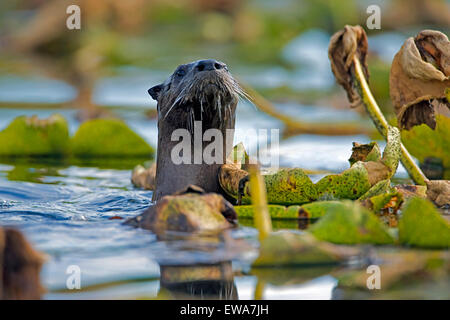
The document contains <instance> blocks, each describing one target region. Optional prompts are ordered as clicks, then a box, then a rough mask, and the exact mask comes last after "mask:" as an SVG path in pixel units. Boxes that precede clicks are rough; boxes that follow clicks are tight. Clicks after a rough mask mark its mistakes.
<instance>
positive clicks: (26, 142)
mask: <svg viewBox="0 0 450 320" xmlns="http://www.w3.org/2000/svg"><path fill="white" fill-rule="evenodd" d="M68 153H69V129H68V126H67V122H66V120H65V119H64V118H63V117H62V116H60V115H57V114H55V115H52V116H50V117H49V118H48V119H38V118H37V117H36V116H33V117H25V116H21V117H17V118H16V119H14V120H13V121H12V122H11V123H10V124H9V126H8V127H7V128H6V129H4V130H3V131H1V132H0V156H6V157H9V156H14V157H25V156H38V157H62V156H64V155H66V154H68Z"/></svg>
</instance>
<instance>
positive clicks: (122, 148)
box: [72, 119, 154, 158]
mask: <svg viewBox="0 0 450 320" xmlns="http://www.w3.org/2000/svg"><path fill="white" fill-rule="evenodd" d="M72 151H73V154H74V155H75V156H76V157H80V158H89V157H130V158H133V157H136V158H141V157H142V158H148V157H153V155H154V149H153V148H152V147H151V146H150V145H148V143H147V142H145V140H144V139H143V138H142V137H140V136H139V135H138V134H136V133H135V132H133V131H132V130H131V129H130V128H129V127H128V126H127V125H126V124H125V123H124V122H123V121H121V120H118V119H94V120H90V121H87V122H84V123H83V124H82V125H81V126H80V128H79V129H78V131H77V132H76V133H75V136H74V137H73V138H72Z"/></svg>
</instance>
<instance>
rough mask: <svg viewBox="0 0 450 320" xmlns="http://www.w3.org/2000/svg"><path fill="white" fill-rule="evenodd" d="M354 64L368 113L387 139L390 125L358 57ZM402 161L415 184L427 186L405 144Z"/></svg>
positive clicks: (402, 147) (402, 149)
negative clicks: (371, 89) (368, 82)
mask: <svg viewBox="0 0 450 320" xmlns="http://www.w3.org/2000/svg"><path fill="white" fill-rule="evenodd" d="M353 64H354V67H355V78H356V82H357V87H358V89H359V91H360V96H361V98H362V102H363V104H364V107H365V108H366V111H367V113H368V114H369V116H370V118H371V119H372V121H373V123H374V124H375V127H376V128H377V129H378V131H379V132H380V133H381V135H382V136H383V137H384V139H387V132H388V127H389V124H388V122H387V121H386V118H385V117H384V115H383V113H382V112H381V110H380V107H379V106H378V104H377V102H376V100H375V98H374V97H373V95H372V92H371V91H370V88H369V85H368V84H367V81H366V78H365V76H364V73H363V71H362V68H361V63H360V62H359V59H358V58H357V57H356V56H355V57H354V58H353ZM400 160H401V162H402V163H403V165H404V166H405V169H406V171H408V173H409V176H410V177H411V178H412V179H413V180H414V182H415V183H417V184H420V185H426V181H428V178H427V177H426V176H425V175H424V173H423V172H422V170H420V168H419V166H418V165H417V164H416V162H415V161H414V159H413V158H412V156H411V155H410V153H409V152H408V150H407V149H406V148H405V146H404V145H403V143H402V144H401V155H400Z"/></svg>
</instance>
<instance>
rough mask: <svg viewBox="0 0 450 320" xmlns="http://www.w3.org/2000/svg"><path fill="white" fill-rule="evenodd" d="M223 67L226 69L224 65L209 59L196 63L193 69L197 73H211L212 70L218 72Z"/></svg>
mask: <svg viewBox="0 0 450 320" xmlns="http://www.w3.org/2000/svg"><path fill="white" fill-rule="evenodd" d="M224 67H226V65H225V64H224V63H222V62H220V61H217V60H214V59H209V60H200V61H198V62H197V64H196V66H195V69H196V70H197V71H213V70H220V69H222V68H224Z"/></svg>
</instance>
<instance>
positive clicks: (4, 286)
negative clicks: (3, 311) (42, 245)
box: [0, 228, 44, 300]
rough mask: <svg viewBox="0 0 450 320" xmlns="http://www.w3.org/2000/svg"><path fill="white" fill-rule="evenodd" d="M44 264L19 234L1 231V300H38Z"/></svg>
mask: <svg viewBox="0 0 450 320" xmlns="http://www.w3.org/2000/svg"><path fill="white" fill-rule="evenodd" d="M43 261H44V259H43V256H42V255H41V254H40V253H39V252H37V251H35V250H34V249H33V248H32V247H31V246H30V244H29V243H28V242H27V240H26V239H25V237H24V236H23V235H22V233H20V232H19V231H17V230H14V229H9V228H5V229H2V228H0V299H4V300H6V299H7V300H11V299H14V300H17V299H39V298H40V297H41V294H42V293H43V292H44V289H43V288H42V286H41V283H40V280H39V273H40V271H41V266H42V263H43Z"/></svg>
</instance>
